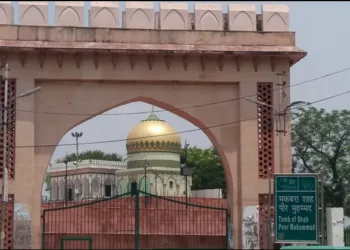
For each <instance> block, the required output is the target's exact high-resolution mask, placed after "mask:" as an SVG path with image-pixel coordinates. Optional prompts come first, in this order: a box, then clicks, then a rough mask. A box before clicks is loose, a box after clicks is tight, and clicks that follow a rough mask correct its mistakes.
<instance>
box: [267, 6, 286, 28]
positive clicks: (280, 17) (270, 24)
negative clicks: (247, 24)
mask: <svg viewBox="0 0 350 250" xmlns="http://www.w3.org/2000/svg"><path fill="white" fill-rule="evenodd" d="M261 13H262V29H263V31H268V32H276V31H289V8H288V6H287V5H269V4H264V5H262V7H261Z"/></svg>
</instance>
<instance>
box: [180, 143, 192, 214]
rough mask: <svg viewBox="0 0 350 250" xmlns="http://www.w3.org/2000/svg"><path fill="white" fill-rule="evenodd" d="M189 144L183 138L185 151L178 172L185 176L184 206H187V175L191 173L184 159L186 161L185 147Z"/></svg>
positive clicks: (185, 149)
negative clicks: (182, 162)
mask: <svg viewBox="0 0 350 250" xmlns="http://www.w3.org/2000/svg"><path fill="white" fill-rule="evenodd" d="M189 145H190V144H188V143H187V141H186V140H185V145H184V151H185V159H184V164H182V165H181V169H180V174H181V175H183V176H185V185H186V187H185V196H186V208H187V206H188V179H187V178H188V176H189V175H192V168H189V167H187V164H186V161H187V149H188V146H189Z"/></svg>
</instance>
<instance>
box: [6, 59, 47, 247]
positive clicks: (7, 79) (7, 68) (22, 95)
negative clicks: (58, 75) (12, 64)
mask: <svg viewBox="0 0 350 250" xmlns="http://www.w3.org/2000/svg"><path fill="white" fill-rule="evenodd" d="M3 71H4V72H5V74H4V77H5V79H4V80H5V81H4V82H5V86H4V106H3V107H0V108H1V112H2V113H3V117H2V131H3V145H2V148H3V165H2V183H1V189H2V201H1V218H0V223H1V225H0V249H4V247H5V220H6V207H7V202H8V166H7V165H8V164H7V126H8V120H7V112H8V105H7V104H8V103H9V102H12V101H16V100H17V99H18V98H22V97H26V96H29V95H32V94H34V93H35V92H37V91H39V90H41V87H36V88H34V89H31V90H27V91H25V92H23V93H22V94H20V95H19V96H16V97H14V98H12V99H10V100H8V84H9V82H8V81H9V75H8V73H9V71H10V68H9V66H8V63H6V65H5V68H4V69H3Z"/></svg>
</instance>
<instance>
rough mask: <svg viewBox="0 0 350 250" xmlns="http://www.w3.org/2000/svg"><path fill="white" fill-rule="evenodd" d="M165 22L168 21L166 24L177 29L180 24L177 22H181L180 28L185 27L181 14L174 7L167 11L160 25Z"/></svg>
mask: <svg viewBox="0 0 350 250" xmlns="http://www.w3.org/2000/svg"><path fill="white" fill-rule="evenodd" d="M167 22H170V23H169V24H168V26H170V27H174V28H177V29H179V28H178V27H179V26H180V25H179V23H181V28H182V29H186V25H187V24H186V22H185V19H184V18H183V16H182V15H181V13H180V12H179V11H178V10H176V9H172V10H171V11H169V12H168V13H167V14H166V15H165V17H164V19H163V22H162V25H165V24H166V23H167Z"/></svg>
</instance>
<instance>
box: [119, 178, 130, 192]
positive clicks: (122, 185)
mask: <svg viewBox="0 0 350 250" xmlns="http://www.w3.org/2000/svg"><path fill="white" fill-rule="evenodd" d="M127 192H128V181H127V180H125V179H124V178H121V179H120V180H119V181H118V188H117V193H118V195H121V194H125V193H127Z"/></svg>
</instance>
